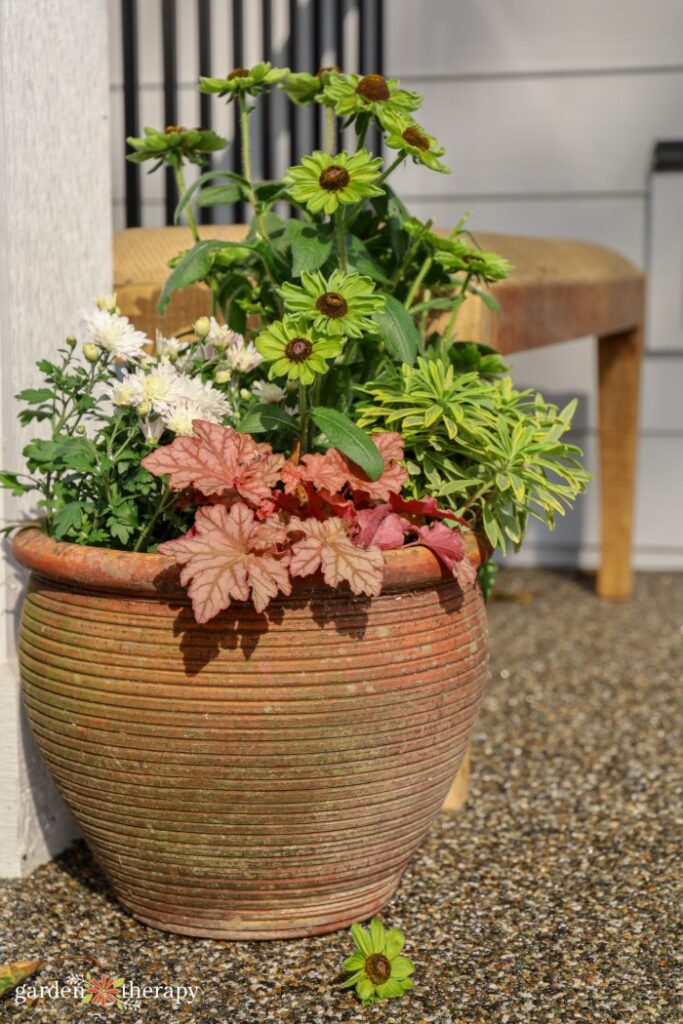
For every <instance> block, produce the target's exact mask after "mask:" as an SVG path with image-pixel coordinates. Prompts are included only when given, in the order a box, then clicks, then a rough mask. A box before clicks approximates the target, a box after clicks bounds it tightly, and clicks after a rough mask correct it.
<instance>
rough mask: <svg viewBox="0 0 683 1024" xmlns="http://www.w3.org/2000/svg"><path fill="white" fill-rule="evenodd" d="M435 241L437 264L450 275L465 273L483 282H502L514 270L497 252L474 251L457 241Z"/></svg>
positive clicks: (435, 237) (436, 239)
mask: <svg viewBox="0 0 683 1024" xmlns="http://www.w3.org/2000/svg"><path fill="white" fill-rule="evenodd" d="M432 238H434V239H435V249H436V252H435V256H434V259H435V260H436V262H437V263H438V264H439V265H440V266H442V267H443V268H444V270H445V271H446V272H447V273H449V274H458V273H461V272H463V271H464V272H465V273H467V274H471V275H472V276H473V277H477V278H479V280H481V281H489V282H492V281H502V280H503V278H505V277H507V276H508V274H509V273H510V271H511V270H512V264H511V263H510V261H509V260H506V259H505V257H504V256H499V255H498V253H496V252H484V250H483V249H472V248H471V247H470V246H469V245H467V244H466V243H465V242H461V241H458V240H457V239H448V238H438V236H432Z"/></svg>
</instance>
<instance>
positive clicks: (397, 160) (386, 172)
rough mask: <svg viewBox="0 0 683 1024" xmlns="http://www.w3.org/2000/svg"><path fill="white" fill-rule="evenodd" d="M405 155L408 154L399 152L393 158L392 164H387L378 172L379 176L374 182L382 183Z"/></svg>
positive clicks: (401, 161)
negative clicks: (383, 169)
mask: <svg viewBox="0 0 683 1024" xmlns="http://www.w3.org/2000/svg"><path fill="white" fill-rule="evenodd" d="M407 155H408V154H407V153H399V154H398V156H397V157H396V159H395V160H394V162H393V164H389V166H388V167H387V169H386V170H385V171H383V172H382V173H381V174H380V176H379V178H378V179H377V181H376V182H375V184H376V185H383V184H384V182H385V181H386V180H387V178H388V177H389V175H390V174H391V173H392V171H395V170H396V168H397V167H398V166H399V164H402V163H403V161H404V160H405V158H406V156H407Z"/></svg>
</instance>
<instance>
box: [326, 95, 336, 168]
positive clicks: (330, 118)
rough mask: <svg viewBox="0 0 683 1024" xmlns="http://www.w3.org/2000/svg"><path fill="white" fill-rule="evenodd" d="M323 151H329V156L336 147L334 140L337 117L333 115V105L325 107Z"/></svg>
mask: <svg viewBox="0 0 683 1024" xmlns="http://www.w3.org/2000/svg"><path fill="white" fill-rule="evenodd" d="M324 110H325V142H324V146H325V152H326V153H329V154H330V156H332V154H333V153H334V151H335V150H336V148H337V140H336V134H337V132H336V128H337V119H336V117H335V116H334V107H325V108H324Z"/></svg>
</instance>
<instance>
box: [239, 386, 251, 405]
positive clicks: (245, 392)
mask: <svg viewBox="0 0 683 1024" xmlns="http://www.w3.org/2000/svg"><path fill="white" fill-rule="evenodd" d="M240 398H243V399H244V401H245V402H248V401H249V399H250V398H251V391H250V390H249V388H240Z"/></svg>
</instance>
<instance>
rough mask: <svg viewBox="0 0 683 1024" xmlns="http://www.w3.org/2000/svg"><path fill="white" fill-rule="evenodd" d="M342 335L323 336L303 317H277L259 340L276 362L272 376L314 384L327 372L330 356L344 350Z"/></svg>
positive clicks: (265, 354) (259, 348) (261, 349)
mask: <svg viewBox="0 0 683 1024" xmlns="http://www.w3.org/2000/svg"><path fill="white" fill-rule="evenodd" d="M342 345H343V340H342V339H341V338H325V337H321V336H320V335H319V334H317V333H316V332H315V331H313V330H311V326H310V324H308V323H306V321H305V320H304V319H302V318H300V317H294V316H285V317H284V318H283V319H282V320H276V321H275V323H272V324H271V325H270V326H269V327H266V329H265V330H264V331H261V333H260V334H259V336H258V338H257V339H256V349H257V351H258V352H260V353H261V355H262V356H263V358H264V359H266V360H268V362H270V363H272V365H271V367H270V369H269V371H268V377H269V379H271V380H272V378H273V377H287V378H288V379H289V380H300V381H301V383H302V384H312V383H313V381H314V380H315V377H316V374H322V373H325V372H326V370H327V362H326V360H328V359H334V358H335V356H338V355H339V353H340V352H341V350H342Z"/></svg>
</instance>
